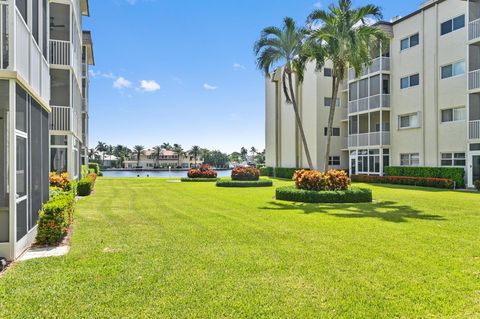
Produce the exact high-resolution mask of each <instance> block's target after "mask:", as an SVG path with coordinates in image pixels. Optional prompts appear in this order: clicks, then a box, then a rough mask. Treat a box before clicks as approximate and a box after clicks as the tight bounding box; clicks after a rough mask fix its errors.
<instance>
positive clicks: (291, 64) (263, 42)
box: [254, 17, 313, 170]
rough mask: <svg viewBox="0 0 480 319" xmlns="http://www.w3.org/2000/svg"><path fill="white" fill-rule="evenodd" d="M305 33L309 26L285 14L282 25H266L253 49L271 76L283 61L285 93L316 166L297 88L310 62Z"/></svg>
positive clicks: (306, 149) (261, 64)
mask: <svg viewBox="0 0 480 319" xmlns="http://www.w3.org/2000/svg"><path fill="white" fill-rule="evenodd" d="M305 35H306V30H305V29H304V28H299V27H297V26H296V24H295V21H294V20H293V19H292V18H289V17H286V18H285V19H284V21H283V26H282V28H281V29H280V28H277V27H268V28H265V29H263V31H262V34H261V37H260V39H259V40H258V41H257V42H256V43H255V46H254V51H255V55H256V56H257V67H258V68H259V69H260V70H262V71H263V72H264V73H265V76H267V77H268V76H270V73H271V71H272V69H273V68H275V67H276V66H277V65H279V64H284V67H283V68H282V83H283V93H284V95H285V98H286V101H287V103H289V104H292V106H293V111H294V113H295V120H296V122H297V126H298V130H299V131H300V136H301V138H302V142H303V148H304V150H305V155H306V157H307V162H308V166H309V167H310V169H312V170H313V162H312V158H311V156H310V151H309V149H308V144H307V138H306V136H305V131H304V129H303V123H302V120H301V117H300V113H299V111H298V105H297V99H296V96H295V94H296V93H295V92H296V90H295V88H296V87H298V83H300V82H302V81H303V74H304V71H305V65H306V62H307V60H306V56H305V55H304V40H305ZM294 74H295V75H296V78H297V81H296V85H295V86H294V84H293V82H294V81H293V75H294ZM287 82H288V84H287Z"/></svg>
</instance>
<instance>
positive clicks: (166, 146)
mask: <svg viewBox="0 0 480 319" xmlns="http://www.w3.org/2000/svg"><path fill="white" fill-rule="evenodd" d="M162 148H163V149H164V150H166V151H171V150H172V145H170V143H163V144H162Z"/></svg>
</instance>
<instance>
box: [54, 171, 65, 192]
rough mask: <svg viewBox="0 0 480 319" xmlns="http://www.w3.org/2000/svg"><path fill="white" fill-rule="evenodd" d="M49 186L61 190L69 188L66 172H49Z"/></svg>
mask: <svg viewBox="0 0 480 319" xmlns="http://www.w3.org/2000/svg"><path fill="white" fill-rule="evenodd" d="M50 186H52V187H58V188H60V189H62V190H63V191H67V190H69V187H70V178H69V177H68V173H62V174H57V173H55V172H51V173H50Z"/></svg>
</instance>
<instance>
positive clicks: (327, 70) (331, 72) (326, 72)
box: [323, 68, 333, 78]
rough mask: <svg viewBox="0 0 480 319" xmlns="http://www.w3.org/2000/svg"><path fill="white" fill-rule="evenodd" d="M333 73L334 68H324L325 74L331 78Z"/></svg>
mask: <svg viewBox="0 0 480 319" xmlns="http://www.w3.org/2000/svg"><path fill="white" fill-rule="evenodd" d="M332 74H333V71H332V69H330V68H323V76H325V77H328V78H331V77H332Z"/></svg>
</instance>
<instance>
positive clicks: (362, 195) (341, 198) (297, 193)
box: [276, 186, 373, 204]
mask: <svg viewBox="0 0 480 319" xmlns="http://www.w3.org/2000/svg"><path fill="white" fill-rule="evenodd" d="M276 198H277V200H284V201H290V202H301V203H328V204H337V203H338V204H342V203H345V204H347V203H371V202H372V200H373V199H372V191H371V190H370V189H365V188H355V187H352V188H349V189H347V190H342V191H322V192H318V191H308V190H303V189H297V188H296V187H295V186H285V187H279V188H277V190H276Z"/></svg>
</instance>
